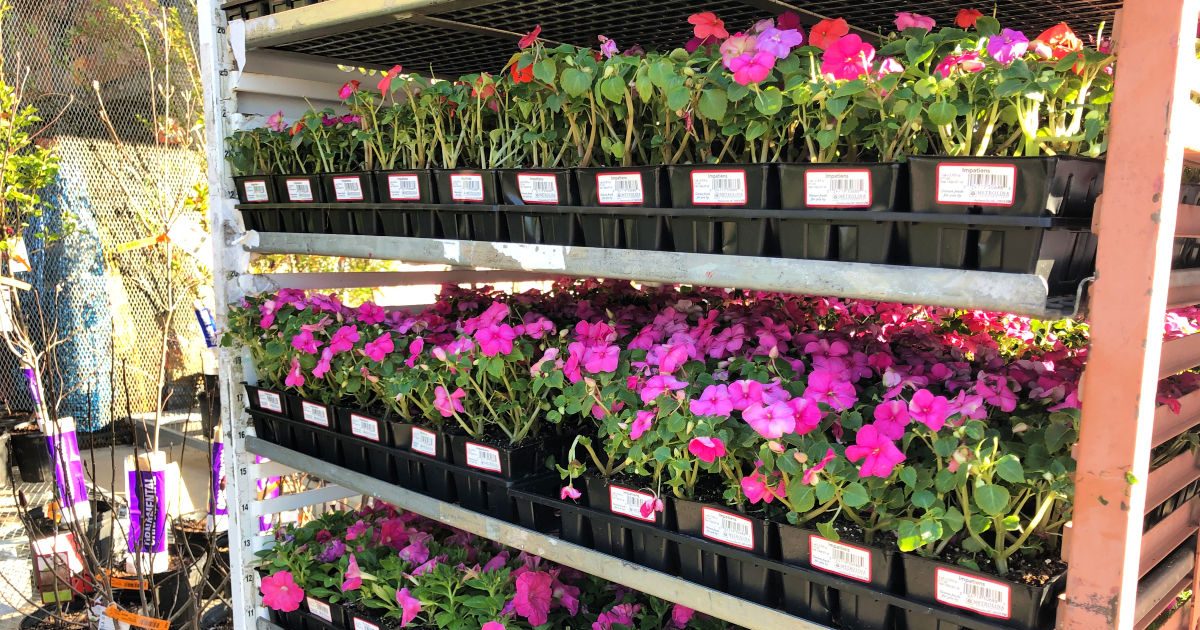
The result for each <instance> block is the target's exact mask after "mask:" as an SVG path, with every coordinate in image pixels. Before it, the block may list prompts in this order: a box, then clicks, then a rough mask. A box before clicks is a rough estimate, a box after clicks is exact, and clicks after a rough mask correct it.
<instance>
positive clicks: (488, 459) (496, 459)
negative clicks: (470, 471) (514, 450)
mask: <svg viewBox="0 0 1200 630" xmlns="http://www.w3.org/2000/svg"><path fill="white" fill-rule="evenodd" d="M467 465H468V466H470V467H471V468H478V469H480V470H487V471H490V472H503V468H502V467H501V466H500V451H498V450H496V449H494V448H492V447H490V446H484V445H482V444H476V443H474V442H467Z"/></svg>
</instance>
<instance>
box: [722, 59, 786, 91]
mask: <svg viewBox="0 0 1200 630" xmlns="http://www.w3.org/2000/svg"><path fill="white" fill-rule="evenodd" d="M776 61H777V58H776V57H775V55H774V54H772V53H769V52H767V51H759V52H756V53H754V54H750V53H746V54H744V55H740V56H738V57H734V58H733V60H732V61H730V62H729V63H728V64H727V65H728V66H729V69H730V70H731V71H733V80H734V81H735V82H736V83H738V84H739V85H754V84H756V83H762V82H763V81H765V80H766V79H767V77H768V76H770V74H771V70H772V69H774V68H775V62H776Z"/></svg>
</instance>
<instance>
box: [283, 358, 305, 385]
mask: <svg viewBox="0 0 1200 630" xmlns="http://www.w3.org/2000/svg"><path fill="white" fill-rule="evenodd" d="M283 384H284V385H287V386H288V387H304V373H303V372H301V371H300V360H299V359H297V358H296V357H292V366H291V369H290V370H288V374H287V378H285V379H283Z"/></svg>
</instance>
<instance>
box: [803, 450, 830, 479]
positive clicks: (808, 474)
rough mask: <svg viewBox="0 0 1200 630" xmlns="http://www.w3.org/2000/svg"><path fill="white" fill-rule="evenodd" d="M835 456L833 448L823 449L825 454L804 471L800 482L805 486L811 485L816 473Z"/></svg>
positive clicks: (823, 468)
mask: <svg viewBox="0 0 1200 630" xmlns="http://www.w3.org/2000/svg"><path fill="white" fill-rule="evenodd" d="M835 457H837V453H835V452H834V451H833V449H829V450H827V451H825V456H824V457H822V458H821V461H819V462H817V463H816V464H813V465H812V466H811V467H810V468H809V469H808V470H806V471H804V478H803V479H801V480H800V482H801V483H803V484H804V485H806V486H810V485H812V482H813V481H814V478H815V477H816V475H817V473H819V472H821V471H822V470H825V467H826V466H828V465H829V462H831V461H833V458H835Z"/></svg>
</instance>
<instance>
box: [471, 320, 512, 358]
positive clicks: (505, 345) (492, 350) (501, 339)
mask: <svg viewBox="0 0 1200 630" xmlns="http://www.w3.org/2000/svg"><path fill="white" fill-rule="evenodd" d="M516 338H517V332H516V331H515V330H513V327H512V326H509V325H508V324H498V325H493V326H487V327H485V328H481V329H479V330H477V331H475V341H476V342H478V343H479V351H480V352H482V353H483V356H485V357H494V356H496V355H498V354H509V353H510V352H512V350H513V340H514V339H516Z"/></svg>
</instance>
